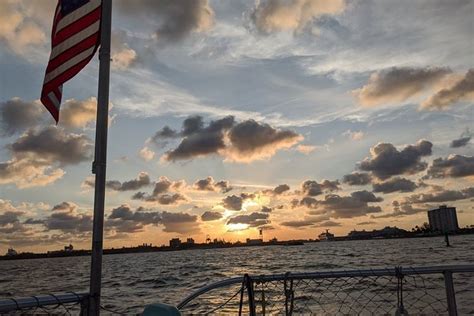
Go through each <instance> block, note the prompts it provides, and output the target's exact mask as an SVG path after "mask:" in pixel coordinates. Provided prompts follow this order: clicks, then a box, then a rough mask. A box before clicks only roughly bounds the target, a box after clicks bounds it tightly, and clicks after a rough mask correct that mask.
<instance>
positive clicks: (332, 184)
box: [301, 180, 340, 196]
mask: <svg viewBox="0 0 474 316" xmlns="http://www.w3.org/2000/svg"><path fill="white" fill-rule="evenodd" d="M339 189H340V188H339V181H337V180H335V181H330V180H324V181H323V182H321V183H318V182H316V181H314V180H306V181H305V182H303V183H302V184H301V190H302V191H303V194H305V195H307V196H317V195H320V194H322V193H323V192H332V191H337V190H339Z"/></svg>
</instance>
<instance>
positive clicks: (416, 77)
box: [353, 67, 451, 106]
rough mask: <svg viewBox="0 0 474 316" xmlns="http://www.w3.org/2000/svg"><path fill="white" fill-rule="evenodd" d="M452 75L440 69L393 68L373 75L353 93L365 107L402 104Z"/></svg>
mask: <svg viewBox="0 0 474 316" xmlns="http://www.w3.org/2000/svg"><path fill="white" fill-rule="evenodd" d="M450 73H451V70H449V69H448V68H439V67H426V68H412V67H402V68H398V67H393V68H389V69H385V70H382V71H378V72H375V73H373V74H372V75H371V76H370V78H369V81H368V83H367V84H366V85H365V86H363V87H362V88H360V89H358V90H354V91H353V93H354V95H355V96H356V97H357V99H358V101H359V103H360V104H361V105H363V106H375V105H380V104H385V103H393V102H402V101H405V100H407V99H408V98H410V97H412V96H414V95H417V94H420V93H421V92H423V91H425V90H426V89H430V88H433V86H434V85H435V84H437V83H439V82H440V81H441V80H442V79H443V78H444V77H445V76H446V75H447V74H450Z"/></svg>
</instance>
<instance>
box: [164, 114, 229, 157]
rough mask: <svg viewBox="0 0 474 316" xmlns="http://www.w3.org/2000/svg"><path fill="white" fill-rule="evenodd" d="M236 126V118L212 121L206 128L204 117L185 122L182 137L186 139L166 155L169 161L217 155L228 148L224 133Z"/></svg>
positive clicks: (191, 118) (194, 117)
mask: <svg viewBox="0 0 474 316" xmlns="http://www.w3.org/2000/svg"><path fill="white" fill-rule="evenodd" d="M233 125H234V117H232V116H228V117H225V118H223V119H219V120H215V121H211V122H210V123H209V125H208V126H206V127H204V125H203V123H202V117H200V116H193V117H190V118H187V119H186V120H184V122H183V129H182V132H181V135H182V136H184V138H183V139H182V140H181V143H180V144H179V145H178V147H177V148H176V149H174V150H171V151H169V152H168V153H167V154H166V155H165V159H166V160H168V161H176V160H180V159H191V158H194V157H199V156H205V155H209V154H215V153H217V152H218V151H219V150H222V149H224V148H225V147H226V145H225V142H224V132H225V131H226V130H228V129H229V128H231V127H232V126H233Z"/></svg>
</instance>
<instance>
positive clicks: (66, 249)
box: [64, 244, 74, 252]
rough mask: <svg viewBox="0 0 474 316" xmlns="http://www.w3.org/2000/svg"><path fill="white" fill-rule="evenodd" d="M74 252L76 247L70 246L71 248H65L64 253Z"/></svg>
mask: <svg viewBox="0 0 474 316" xmlns="http://www.w3.org/2000/svg"><path fill="white" fill-rule="evenodd" d="M73 250H74V247H73V246H72V245H71V244H69V246H64V251H65V252H72V251H73Z"/></svg>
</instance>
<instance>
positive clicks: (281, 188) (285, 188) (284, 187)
mask: <svg viewBox="0 0 474 316" xmlns="http://www.w3.org/2000/svg"><path fill="white" fill-rule="evenodd" d="M288 190H290V186H289V185H288V184H280V185H278V186H276V187H275V188H274V189H273V193H274V194H276V195H278V194H282V193H283V192H286V191H288Z"/></svg>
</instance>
